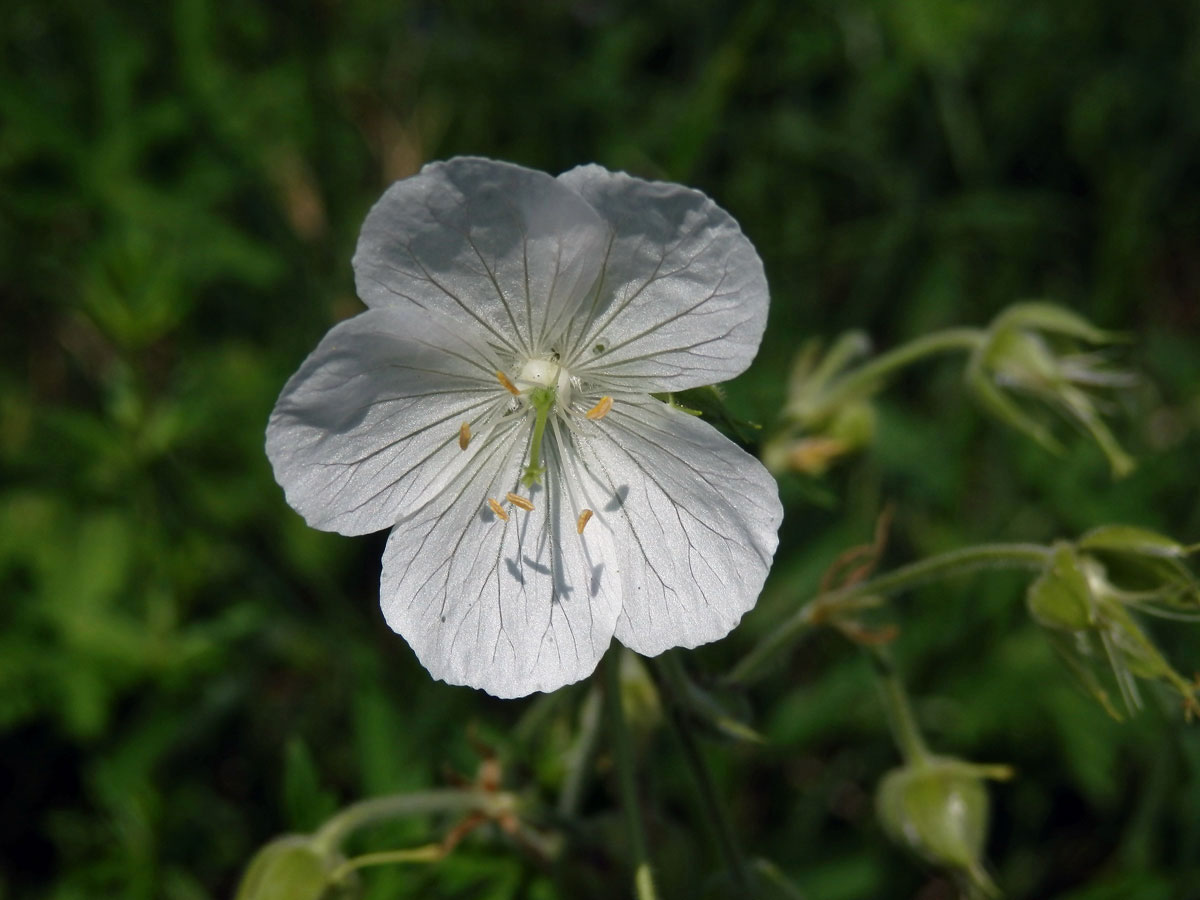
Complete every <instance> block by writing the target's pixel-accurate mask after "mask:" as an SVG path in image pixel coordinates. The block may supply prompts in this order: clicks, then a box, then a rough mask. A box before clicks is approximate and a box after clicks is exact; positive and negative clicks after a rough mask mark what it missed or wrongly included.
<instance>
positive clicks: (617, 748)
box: [604, 653, 658, 900]
mask: <svg viewBox="0 0 1200 900" xmlns="http://www.w3.org/2000/svg"><path fill="white" fill-rule="evenodd" d="M604 674H605V684H604V689H605V695H606V696H605V701H606V703H607V705H608V715H609V728H610V735H611V740H612V748H613V755H614V756H615V757H616V763H617V783H618V785H619V788H620V791H621V805H622V807H624V810H625V827H626V829H627V830H628V832H629V843H630V848H631V850H632V851H633V867H634V874H633V884H634V894H635V896H636V897H637V900H657V896H658V895H657V893H656V891H655V889H654V874H653V872H652V870H651V868H650V853H649V851H648V850H647V845H646V831H645V827H644V826H643V824H642V814H641V808H640V805H639V804H638V789H637V777H636V773H635V772H634V758H633V741H632V740H631V738H630V735H629V727H628V724H627V723H626V721H625V707H624V704H623V702H622V699H621V659H620V655H619V654H617V653H610V654H608V658H607V659H606V660H605V661H604Z"/></svg>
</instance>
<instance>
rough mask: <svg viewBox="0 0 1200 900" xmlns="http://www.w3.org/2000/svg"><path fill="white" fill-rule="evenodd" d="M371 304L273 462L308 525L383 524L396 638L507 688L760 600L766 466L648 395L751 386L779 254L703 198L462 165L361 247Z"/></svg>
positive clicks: (406, 187) (708, 626)
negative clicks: (614, 646)
mask: <svg viewBox="0 0 1200 900" xmlns="http://www.w3.org/2000/svg"><path fill="white" fill-rule="evenodd" d="M354 271H355V276H356V282H357V286H358V292H359V295H360V296H361V297H362V299H363V300H364V301H365V302H366V304H367V306H368V307H369V309H368V310H367V311H366V312H364V313H362V314H360V315H358V316H355V317H354V318H352V319H349V320H347V321H345V322H342V323H340V324H339V325H337V326H335V327H334V328H333V329H332V330H331V331H330V332H329V333H328V334H327V335H326V336H325V339H324V340H322V341H321V343H320V345H319V346H318V347H317V349H316V350H315V351H314V352H313V354H312V355H311V356H310V357H309V358H308V359H307V360H306V361H305V362H304V365H302V366H301V367H300V370H299V371H298V372H297V373H296V374H295V375H294V376H293V377H292V379H291V380H290V381H289V382H288V383H287V385H286V386H285V387H284V389H283V392H282V393H281V394H280V397H279V401H278V403H277V404H276V406H275V410H274V412H273V413H272V414H271V421H270V425H269V426H268V428H267V454H268V456H269V457H270V459H271V464H272V465H273V466H274V469H275V477H276V479H277V480H278V481H279V483H280V484H281V485H282V486H283V488H284V491H285V492H286V494H287V499H288V502H289V503H290V504H291V505H292V506H293V507H294V508H295V509H296V510H297V511H298V512H300V514H301V515H303V516H304V518H305V520H306V521H307V522H308V523H309V524H310V525H312V526H313V527H314V528H321V529H325V530H329V531H337V532H340V533H342V534H351V535H352V534H365V533H368V532H372V531H377V530H380V529H383V528H390V529H391V530H392V531H391V536H390V537H389V538H388V543H387V549H386V550H385V552H384V557H383V575H382V579H381V583H380V596H381V602H382V606H383V612H384V615H385V617H386V618H387V621H388V624H389V625H391V627H392V628H393V629H395V630H396V631H397V632H399V633H400V634H401V635H403V636H404V638H405V639H406V640H407V641H408V643H409V644H410V645H411V646H412V648H413V650H414V651H416V654H417V656H418V657H419V659H420V660H421V662H422V664H424V666H425V667H426V668H427V669H428V670H429V671H430V673H431V674H432V675H433V676H434V677H436V678H440V679H443V680H445V681H447V682H450V683H452V684H466V685H471V686H474V687H477V688H482V689H483V690H485V691H487V692H489V693H491V694H495V695H496V696H499V697H518V696H523V695H525V694H529V693H531V692H533V691H549V690H554V689H555V688H558V687H560V686H562V685H564V684H568V683H570V682H574V681H577V680H579V679H581V678H583V677H585V676H587V675H588V674H589V673H591V672H592V671H593V669H595V667H596V664H597V662H598V661H599V659H600V657H601V656H602V655H603V653H604V651H605V649H606V648H607V647H608V645H609V643H610V642H611V640H612V638H613V636H614V634H615V635H616V637H617V639H618V640H620V641H621V643H623V644H625V645H626V646H627V647H630V648H632V649H633V650H635V651H637V652H639V653H643V654H647V655H654V654H657V653H661V652H662V651H664V650H666V649H667V648H669V647H675V646H684V647H694V646H696V645H698V644H703V643H706V642H708V641H712V640H715V639H717V638H719V637H722V636H724V635H725V634H727V633H728V632H729V631H730V630H731V629H732V628H733V627H734V626H735V625H736V624H737V623H738V621H739V620H740V619H741V617H742V615H743V614H744V613H745V612H746V611H747V610H748V609H750V608H751V607H752V606H753V605H754V602H755V599H756V598H757V597H758V593H759V591H760V590H761V588H762V584H763V580H764V578H765V577H766V573H767V569H768V567H769V565H770V562H771V556H772V554H773V553H774V552H775V546H776V542H777V537H776V532H777V530H778V527H779V522H780V518H781V516H782V510H781V507H780V503H779V495H778V490H777V488H776V485H775V482H774V481H773V480H772V478H771V476H770V475H768V473H767V471H766V470H765V469H764V468H763V467H762V465H761V464H760V463H759V462H758V461H757V460H755V459H754V458H752V457H751V456H749V455H748V454H746V453H744V452H743V451H742V450H740V449H739V448H738V447H736V446H735V445H734V444H733V443H731V442H730V441H728V440H727V439H726V438H724V437H723V436H721V435H720V434H718V433H717V431H716V430H714V429H713V428H712V427H711V426H709V425H708V424H706V423H705V422H702V421H700V420H699V419H697V418H695V417H694V416H692V415H689V414H688V413H686V412H682V411H680V410H678V409H675V408H672V407H671V406H669V405H668V404H666V403H663V402H661V401H659V400H656V399H654V398H653V397H651V396H650V394H651V393H652V392H669V391H678V390H682V389H684V388H690V387H697V386H700V385H705V384H710V383H712V382H716V381H723V380H725V379H728V378H731V377H733V376H734V375H737V374H738V373H739V372H741V371H742V370H743V369H745V368H746V366H747V365H749V363H750V360H751V359H752V358H753V356H754V353H755V351H756V350H757V348H758V343H759V340H760V338H761V337H762V332H763V327H764V324H765V321H766V315H767V286H766V281H765V279H764V276H763V269H762V263H761V262H760V260H759V258H758V255H757V253H755V251H754V248H753V246H751V244H750V242H749V241H748V240H747V239H746V238H745V236H743V234H742V233H741V230H740V229H739V228H738V225H737V223H736V222H735V221H734V220H733V219H732V218H731V217H730V216H729V215H728V214H727V213H725V212H724V211H723V210H721V209H719V208H718V207H717V206H716V205H715V204H714V203H713V202H712V201H711V200H709V199H708V198H707V197H705V196H704V195H703V194H701V193H699V192H697V191H693V190H690V189H688V188H684V187H681V186H679V185H674V184H664V183H658V182H649V181H642V180H639V179H637V178H631V177H630V176H628V175H625V174H621V173H614V172H609V171H607V170H605V169H602V168H600V167H599V166H582V167H580V168H577V169H573V170H571V171H570V172H566V173H564V174H563V175H560V176H559V177H558V178H554V177H551V176H550V175H547V174H545V173H542V172H535V171H532V170H529V169H524V168H521V167H519V166H514V165H509V164H506V163H499V162H493V161H490V160H484V159H471V158H458V159H452V160H449V161H448V162H443V163H433V164H431V165H428V166H426V167H425V168H424V169H422V170H421V172H420V173H419V174H417V175H415V176H413V177H412V178H408V179H406V180H404V181H400V182H397V183H396V184H394V185H392V187H391V188H390V189H389V190H388V191H387V192H386V193H385V194H384V195H383V198H382V199H381V200H380V201H379V202H378V203H377V204H376V205H375V207H374V208H373V209H372V210H371V212H370V214H369V215H368V216H367V220H366V223H365V224H364V225H363V230H362V234H361V236H360V237H359V242H358V250H357V252H356V253H355V256H354Z"/></svg>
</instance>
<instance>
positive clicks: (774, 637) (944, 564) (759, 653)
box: [725, 544, 1051, 683]
mask: <svg viewBox="0 0 1200 900" xmlns="http://www.w3.org/2000/svg"><path fill="white" fill-rule="evenodd" d="M1050 553H1051V549H1050V548H1049V547H1043V546H1042V545H1041V544H981V545H980V546H978V547H964V548H962V549H960V550H951V551H949V552H948V553H940V554H938V555H937V556H930V557H928V558H926V559H921V560H917V561H916V562H914V563H909V564H908V565H907V566H901V567H900V568H899V569H896V570H895V571H894V572H888V573H886V574H884V575H879V576H877V577H875V578H871V579H869V580H867V581H861V582H859V583H858V584H852V585H849V586H847V587H844V588H841V589H839V590H836V591H831V592H829V593H827V594H821V595H818V596H817V597H816V598H814V599H813V600H810V601H809V602H808V603H806V604H805V605H804V606H802V607H801V608H800V609H799V610H797V611H796V612H795V613H794V614H793V615H792V617H791V618H789V619H788V620H787V621H785V622H784V623H783V624H782V625H780V626H779V627H778V628H775V629H774V630H772V631H771V633H770V634H768V635H767V636H766V637H765V638H763V639H762V640H761V641H759V643H758V644H757V645H755V647H754V648H753V649H752V650H751V651H750V652H749V653H747V654H746V655H745V656H744V657H742V659H741V660H740V661H739V662H738V663H737V664H736V665H735V666H734V667H733V669H731V670H730V672H729V674H728V675H726V676H725V680H726V681H728V682H731V683H732V682H738V683H741V682H746V681H749V680H751V678H752V677H753V675H754V674H755V673H757V672H758V670H759V669H760V668H761V667H762V665H763V663H765V662H767V661H768V660H769V659H771V658H772V657H773V656H775V654H776V653H778V652H779V651H780V650H782V649H783V648H785V647H787V646H788V645H790V644H791V643H792V642H793V641H794V640H795V639H796V637H797V636H798V635H800V634H801V633H802V632H804V631H805V630H806V629H807V628H809V627H810V626H812V625H815V624H817V621H818V620H817V614H818V613H828V611H829V608H830V607H831V606H836V605H837V604H841V603H848V602H851V601H853V600H857V599H861V598H863V597H869V596H872V595H876V594H895V593H898V592H900V591H905V590H909V589H911V588H914V587H917V586H919V585H922V584H925V583H927V582H930V581H934V580H936V579H939V578H946V577H948V576H950V575H958V574H962V573H964V572H969V571H973V570H975V569H980V568H1009V569H1017V568H1020V569H1033V570H1035V571H1036V570H1039V569H1041V568H1043V567H1044V566H1045V565H1046V562H1047V560H1048V559H1049V557H1050Z"/></svg>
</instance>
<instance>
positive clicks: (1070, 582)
mask: <svg viewBox="0 0 1200 900" xmlns="http://www.w3.org/2000/svg"><path fill="white" fill-rule="evenodd" d="M1191 549H1192V548H1188V547H1184V546H1183V545H1181V544H1178V543H1176V542H1174V541H1171V540H1169V539H1168V538H1164V537H1162V536H1161V535H1157V534H1154V533H1153V532H1149V531H1144V530H1142V529H1137V528H1128V527H1125V526H1104V527H1101V528H1097V529H1095V530H1093V531H1090V532H1088V533H1087V534H1085V535H1084V536H1083V537H1082V538H1080V539H1079V541H1078V542H1077V543H1076V544H1074V545H1072V544H1068V543H1060V544H1058V545H1056V546H1055V548H1054V552H1053V554H1052V556H1051V560H1050V563H1049V565H1048V566H1047V568H1046V570H1045V571H1044V572H1042V574H1041V575H1040V576H1038V578H1037V579H1036V580H1035V581H1034V582H1033V583H1032V584H1031V585H1030V587H1029V591H1028V593H1027V595H1026V602H1027V603H1028V606H1029V612H1030V615H1031V616H1032V617H1033V619H1034V621H1035V622H1037V623H1038V624H1039V625H1041V626H1042V627H1043V628H1045V629H1047V634H1048V636H1049V637H1050V638H1051V641H1052V643H1053V644H1054V646H1055V649H1057V650H1058V652H1059V655H1060V656H1061V657H1062V659H1063V661H1064V662H1065V663H1066V664H1067V665H1068V666H1069V667H1070V668H1071V670H1072V672H1073V673H1074V674H1075V675H1076V677H1077V678H1078V679H1079V681H1080V683H1081V684H1082V685H1083V687H1084V688H1085V689H1086V690H1087V691H1088V693H1090V694H1091V695H1092V696H1093V697H1095V699H1096V700H1097V701H1099V702H1100V704H1101V705H1103V706H1104V708H1105V709H1106V710H1107V711H1108V712H1109V714H1110V715H1112V716H1113V717H1114V718H1118V719H1119V718H1121V714H1120V712H1119V711H1118V710H1117V708H1116V707H1115V705H1114V704H1113V701H1112V695H1113V693H1114V689H1115V693H1117V694H1119V695H1120V696H1121V698H1122V700H1123V701H1124V704H1125V707H1126V709H1128V710H1129V711H1131V712H1132V711H1135V710H1136V709H1137V708H1138V707H1139V706H1140V705H1141V699H1140V696H1139V693H1138V687H1137V680H1138V679H1144V680H1150V681H1163V682H1166V683H1167V684H1169V685H1171V687H1173V688H1174V689H1175V690H1176V691H1177V692H1178V693H1179V695H1180V697H1181V698H1182V700H1183V702H1184V706H1185V708H1186V709H1187V711H1188V713H1189V715H1192V714H1197V713H1200V700H1198V699H1197V697H1196V685H1195V684H1194V683H1192V682H1191V681H1189V680H1188V679H1186V678H1184V677H1183V676H1182V675H1180V674H1179V673H1178V672H1177V671H1175V669H1174V668H1172V666H1171V664H1170V663H1169V662H1168V661H1167V659H1166V658H1165V657H1164V656H1163V655H1162V653H1161V652H1160V651H1159V650H1158V647H1157V646H1155V644H1154V642H1153V640H1152V639H1151V637H1150V636H1149V634H1147V632H1146V631H1145V630H1144V629H1143V628H1142V627H1141V626H1140V625H1139V624H1138V622H1137V619H1136V618H1135V617H1134V615H1133V613H1131V612H1130V608H1133V609H1140V610H1143V611H1146V612H1151V613H1153V612H1158V613H1160V614H1163V615H1168V616H1170V615H1171V614H1172V612H1173V611H1175V610H1179V609H1188V608H1190V609H1191V610H1194V609H1195V607H1196V606H1197V605H1198V604H1200V586H1198V585H1197V583H1196V580H1195V578H1194V577H1193V576H1192V574H1191V572H1190V571H1189V570H1188V569H1187V567H1186V566H1185V565H1184V564H1183V557H1185V556H1186V555H1187V554H1188V553H1189V552H1191ZM1110 566H1114V567H1116V568H1117V569H1118V570H1119V571H1120V572H1121V573H1122V579H1123V583H1122V584H1121V585H1118V584H1117V583H1115V582H1114V580H1113V577H1112V575H1111V574H1110Z"/></svg>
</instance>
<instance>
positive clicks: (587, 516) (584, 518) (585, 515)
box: [575, 509, 592, 534]
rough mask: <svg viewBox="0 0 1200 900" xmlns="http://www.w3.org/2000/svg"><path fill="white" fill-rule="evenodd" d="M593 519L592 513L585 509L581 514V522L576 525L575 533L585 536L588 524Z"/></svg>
mask: <svg viewBox="0 0 1200 900" xmlns="http://www.w3.org/2000/svg"><path fill="white" fill-rule="evenodd" d="M591 519H592V511H591V510H590V509H585V510H584V511H583V512H581V513H580V514H579V521H578V522H576V523H575V531H576V532H577V533H578V534H583V529H584V528H586V527H587V523H588V522H590V521H591Z"/></svg>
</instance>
